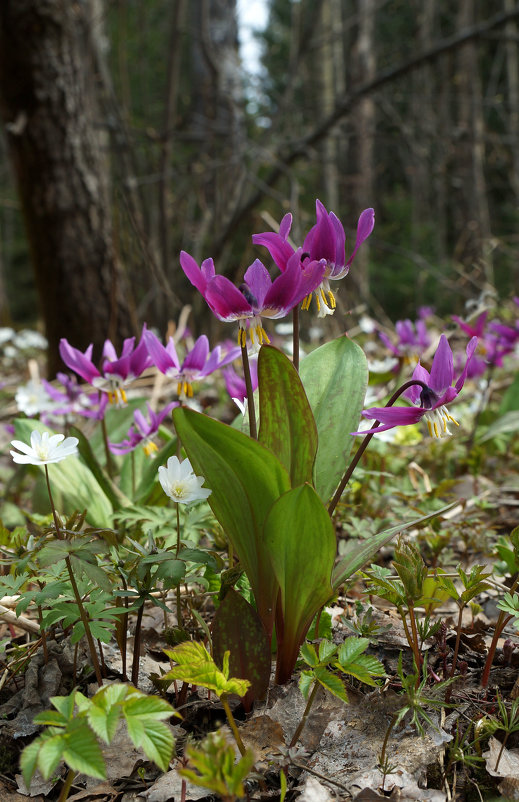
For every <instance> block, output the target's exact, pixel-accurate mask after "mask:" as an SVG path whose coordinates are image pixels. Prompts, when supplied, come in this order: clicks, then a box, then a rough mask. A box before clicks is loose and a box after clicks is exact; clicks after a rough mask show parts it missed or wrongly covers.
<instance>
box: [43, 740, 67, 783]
mask: <svg viewBox="0 0 519 802" xmlns="http://www.w3.org/2000/svg"><path fill="white" fill-rule="evenodd" d="M64 751H65V736H64V735H51V737H50V738H49V737H46V738H44V739H43V738H42V739H41V740H40V748H39V750H38V760H37V763H38V768H39V770H40V773H41V775H42V777H43V778H44V779H45V780H48V779H49V777H50V776H51V775H52V774H54V772H55V770H56V768H57V766H58V764H59V762H60V760H61V759H62V758H63V756H64Z"/></svg>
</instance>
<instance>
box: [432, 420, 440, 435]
mask: <svg viewBox="0 0 519 802" xmlns="http://www.w3.org/2000/svg"><path fill="white" fill-rule="evenodd" d="M433 427H434V434H435V436H436V437H439V436H440V432H439V429H438V424H437V423H436V421H434V423H433Z"/></svg>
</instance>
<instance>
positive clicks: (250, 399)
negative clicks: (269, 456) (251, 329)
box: [241, 344, 258, 440]
mask: <svg viewBox="0 0 519 802" xmlns="http://www.w3.org/2000/svg"><path fill="white" fill-rule="evenodd" d="M241 359H242V363H243V376H244V379H245V387H246V389H247V410H248V412H249V432H250V436H251V437H252V438H253V439H254V440H257V439H258V429H257V426H256V410H255V408H254V392H253V390H252V380H251V377H250V365H249V355H248V354H247V345H246V344H245V345H242V346H241Z"/></svg>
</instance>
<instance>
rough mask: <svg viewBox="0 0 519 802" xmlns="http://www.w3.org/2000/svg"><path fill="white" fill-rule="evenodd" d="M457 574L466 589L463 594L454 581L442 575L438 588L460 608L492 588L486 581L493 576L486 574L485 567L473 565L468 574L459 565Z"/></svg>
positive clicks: (439, 576)
mask: <svg viewBox="0 0 519 802" xmlns="http://www.w3.org/2000/svg"><path fill="white" fill-rule="evenodd" d="M456 573H457V574H458V576H459V579H460V581H461V583H462V585H463V588H464V590H462V591H461V593H460V592H459V591H458V589H457V588H456V586H455V585H454V582H453V581H452V579H451V578H450V577H448V576H444V575H442V574H439V575H438V587H439V588H440V589H441V590H444V591H445V592H446V593H447V594H448V595H449V596H450V597H451V599H454V601H455V602H456V604H457V605H458V606H459V607H465V605H467V604H468V603H469V602H470V601H472V599H473V598H474V597H475V596H478V595H479V594H480V593H483V591H485V590H487V588H489V587H490V584H489V583H488V582H486V581H485V580H486V579H487V578H488V577H489V576H492V572H491V571H487V572H485V566H484V565H473V566H472V568H471V569H470V573H468V574H467V573H466V572H465V571H464V570H463V568H462V567H461V565H458V566H457V567H456Z"/></svg>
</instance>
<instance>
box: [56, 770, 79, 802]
mask: <svg viewBox="0 0 519 802" xmlns="http://www.w3.org/2000/svg"><path fill="white" fill-rule="evenodd" d="M75 777H76V772H75V771H74V770H73V769H69V770H68V774H67V776H66V779H65V783H64V785H63V788H62V789H61V794H60V795H59V799H58V802H65V800H66V799H68V795H69V792H70V789H71V788H72V783H73V782H74V778H75Z"/></svg>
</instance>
